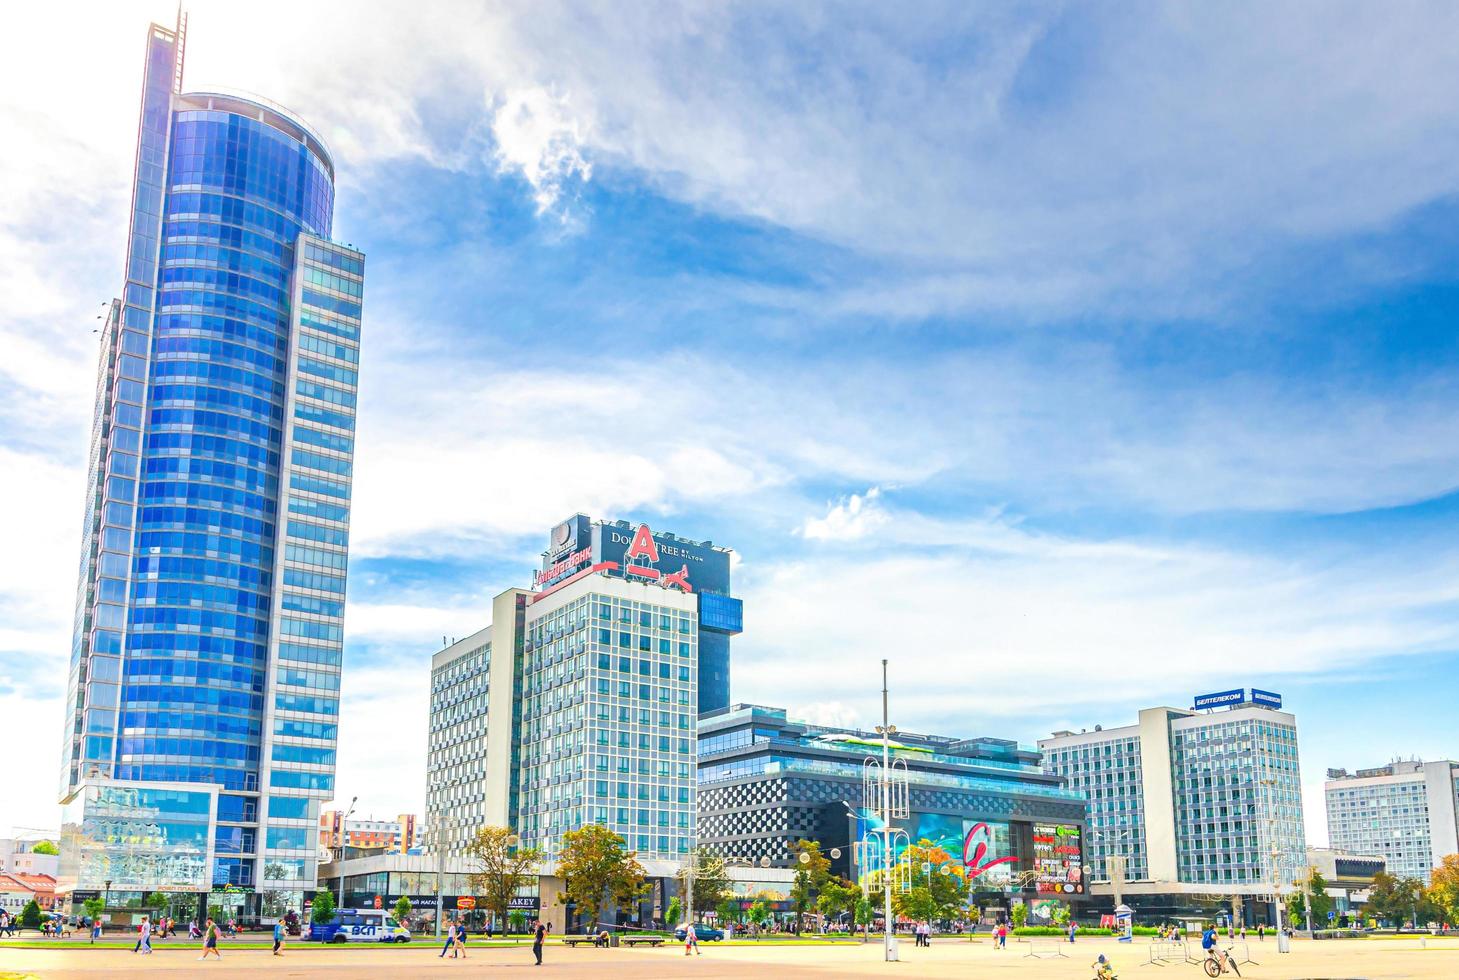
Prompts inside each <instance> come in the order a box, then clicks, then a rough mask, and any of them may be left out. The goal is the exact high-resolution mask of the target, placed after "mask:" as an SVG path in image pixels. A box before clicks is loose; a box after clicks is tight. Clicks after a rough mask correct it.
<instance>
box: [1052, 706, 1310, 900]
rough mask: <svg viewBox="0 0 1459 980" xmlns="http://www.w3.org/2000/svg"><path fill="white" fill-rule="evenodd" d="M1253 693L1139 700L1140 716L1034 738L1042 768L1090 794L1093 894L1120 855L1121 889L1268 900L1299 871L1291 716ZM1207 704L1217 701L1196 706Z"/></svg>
mask: <svg viewBox="0 0 1459 980" xmlns="http://www.w3.org/2000/svg"><path fill="white" fill-rule="evenodd" d="M1256 695H1259V697H1253V698H1251V699H1248V698H1247V697H1246V695H1245V692H1244V691H1230V692H1225V693H1224V694H1223V695H1219V696H1210V697H1214V698H1217V700H1214V701H1213V700H1210V699H1209V698H1205V699H1203V698H1197V699H1196V704H1197V706H1198V708H1192V709H1189V710H1185V709H1180V708H1171V707H1158V708H1146V709H1144V710H1142V711H1141V712H1140V718H1139V722H1138V724H1135V725H1128V726H1124V727H1120V728H1103V727H1099V726H1096V728H1095V729H1094V730H1093V731H1083V732H1078V733H1075V732H1069V731H1060V732H1055V733H1054V735H1053V736H1052V737H1051V738H1046V739H1041V740H1040V741H1039V743H1038V747H1039V749H1040V751H1041V752H1042V753H1043V756H1044V769H1045V770H1046V771H1048V772H1052V773H1055V774H1057V775H1060V776H1063V777H1065V779H1066V780H1067V781H1068V786H1069V788H1070V789H1073V790H1079V791H1082V792H1083V793H1084V794H1085V796H1086V798H1087V800H1088V804H1089V823H1088V827H1089V831H1088V833H1087V835H1086V837H1087V841H1086V852H1085V853H1086V861H1087V862H1088V863H1089V864H1090V866H1091V872H1090V875H1091V880H1092V882H1093V883H1094V884H1095V891H1096V893H1099V892H1101V891H1102V892H1104V893H1105V894H1108V893H1109V891H1110V888H1109V887H1108V883H1109V882H1110V878H1111V867H1110V864H1111V862H1110V861H1109V859H1110V858H1111V857H1115V856H1118V857H1122V858H1123V859H1124V864H1125V868H1124V874H1123V879H1124V882H1125V883H1126V884H1125V885H1124V887H1123V892H1124V893H1125V894H1142V893H1143V894H1146V895H1150V896H1167V897H1169V896H1177V895H1196V894H1200V893H1206V894H1219V895H1248V896H1254V897H1263V896H1268V895H1270V894H1271V892H1272V883H1273V880H1274V878H1275V880H1277V881H1279V882H1280V884H1281V886H1282V887H1286V886H1289V885H1290V883H1291V882H1292V881H1293V880H1294V879H1295V878H1296V877H1297V876H1298V875H1299V874H1300V872H1301V869H1302V868H1303V867H1304V865H1305V860H1306V859H1305V851H1306V839H1305V836H1304V833H1303V827H1302V786H1301V776H1300V771H1299V765H1298V755H1297V723H1296V719H1295V718H1294V717H1293V716H1292V715H1291V714H1289V713H1287V712H1284V711H1280V710H1277V708H1278V707H1279V706H1280V699H1279V698H1276V696H1274V695H1269V694H1266V692H1256ZM1206 705H1210V706H1211V707H1213V708H1218V709H1219V710H1199V708H1201V707H1205V706H1206ZM1274 850H1275V859H1274V857H1273V851H1274ZM1274 861H1275V868H1274V866H1273V863H1274ZM1102 883H1103V885H1104V887H1100V886H1101V884H1102ZM1178 904H1179V902H1178V901H1172V907H1174V906H1176V905H1178Z"/></svg>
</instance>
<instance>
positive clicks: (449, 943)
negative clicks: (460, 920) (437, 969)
mask: <svg viewBox="0 0 1459 980" xmlns="http://www.w3.org/2000/svg"><path fill="white" fill-rule="evenodd" d="M455 946H456V923H455V922H454V921H452V920H449V919H448V920H447V921H446V941H445V942H444V943H443V944H442V945H441V955H440V956H439V957H437V958H438V959H445V958H446V951H447V950H450V951H451V959H453V960H454V959H455V958H456V949H455Z"/></svg>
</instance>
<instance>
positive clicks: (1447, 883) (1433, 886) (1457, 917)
mask: <svg viewBox="0 0 1459 980" xmlns="http://www.w3.org/2000/svg"><path fill="white" fill-rule="evenodd" d="M1425 897H1426V898H1427V899H1428V903H1429V904H1430V905H1432V906H1433V907H1434V909H1435V910H1436V911H1437V912H1438V913H1439V914H1438V915H1437V916H1436V918H1438V919H1439V920H1441V921H1443V922H1447V923H1449V925H1451V926H1455V925H1459V854H1446V855H1445V856H1444V859H1443V860H1442V861H1440V862H1439V866H1438V867H1437V868H1435V869H1434V870H1433V873H1432V874H1431V875H1430V879H1429V888H1428V891H1427V893H1426V895H1425Z"/></svg>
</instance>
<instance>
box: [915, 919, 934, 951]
mask: <svg viewBox="0 0 1459 980" xmlns="http://www.w3.org/2000/svg"><path fill="white" fill-rule="evenodd" d="M912 934H913V935H914V936H916V937H917V945H918V946H931V945H932V927H931V926H930V925H928V924H927V923H925V922H919V923H917V924H916V925H915V926H913V927H912Z"/></svg>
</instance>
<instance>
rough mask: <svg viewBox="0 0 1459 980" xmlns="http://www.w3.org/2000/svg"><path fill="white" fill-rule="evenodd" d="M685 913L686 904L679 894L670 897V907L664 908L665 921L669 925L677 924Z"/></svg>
mask: <svg viewBox="0 0 1459 980" xmlns="http://www.w3.org/2000/svg"><path fill="white" fill-rule="evenodd" d="M683 914H684V904H683V903H682V902H680V901H679V896H678V895H675V896H674V897H673V898H671V899H669V907H668V908H667V909H665V910H664V922H665V923H666V924H667V925H669V926H676V925H678V924H679V918H680V917H681V916H682V915H683Z"/></svg>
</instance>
